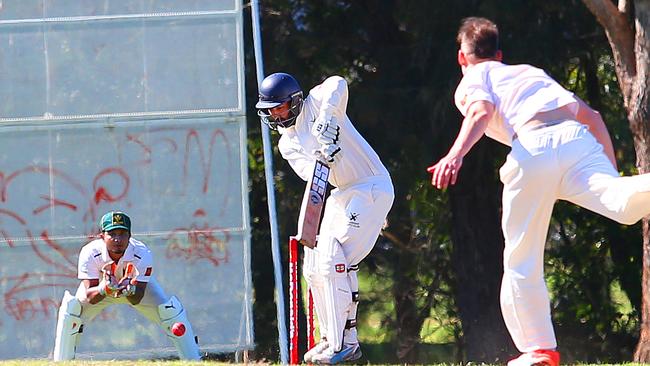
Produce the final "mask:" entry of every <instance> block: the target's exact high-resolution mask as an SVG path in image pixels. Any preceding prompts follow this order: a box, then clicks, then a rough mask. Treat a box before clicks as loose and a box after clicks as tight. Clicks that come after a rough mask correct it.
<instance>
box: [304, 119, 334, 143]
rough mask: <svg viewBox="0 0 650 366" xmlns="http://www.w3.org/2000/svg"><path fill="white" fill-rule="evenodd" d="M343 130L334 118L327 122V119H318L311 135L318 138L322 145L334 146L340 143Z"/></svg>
mask: <svg viewBox="0 0 650 366" xmlns="http://www.w3.org/2000/svg"><path fill="white" fill-rule="evenodd" d="M340 131H341V128H340V127H339V126H338V124H337V123H336V120H335V119H334V118H330V119H329V120H326V119H325V118H321V117H319V118H317V119H316V121H315V122H314V125H313V126H312V127H311V133H312V135H314V136H315V137H316V141H318V143H319V144H321V145H332V144H337V143H338V142H339V137H340Z"/></svg>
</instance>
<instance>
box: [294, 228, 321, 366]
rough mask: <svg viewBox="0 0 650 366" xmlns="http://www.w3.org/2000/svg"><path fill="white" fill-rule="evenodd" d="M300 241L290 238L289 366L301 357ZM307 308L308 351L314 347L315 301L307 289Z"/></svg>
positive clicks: (296, 363)
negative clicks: (299, 321)
mask: <svg viewBox="0 0 650 366" xmlns="http://www.w3.org/2000/svg"><path fill="white" fill-rule="evenodd" d="M298 247H299V245H298V240H297V239H296V238H295V237H293V236H291V237H289V364H291V365H298V364H300V355H299V351H298V338H299V335H300V329H299V327H298V314H299V313H300V307H299V299H300V296H299V293H298V288H299V287H300V286H298V281H299V276H298V259H299V256H300V251H299V250H298ZM307 294H308V295H307V297H308V300H307V308H306V309H305V316H306V317H307V349H310V348H312V347H313V346H314V343H315V340H314V300H313V298H312V295H311V290H309V289H307Z"/></svg>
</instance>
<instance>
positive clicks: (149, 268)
mask: <svg viewBox="0 0 650 366" xmlns="http://www.w3.org/2000/svg"><path fill="white" fill-rule="evenodd" d="M137 254H138V256H139V257H140V260H138V262H137V263H135V268H137V269H138V276H137V277H136V278H135V279H136V280H137V281H138V282H149V280H151V276H152V275H153V255H152V254H151V251H150V250H149V249H148V248H147V249H143V250H139V251H138V253H137Z"/></svg>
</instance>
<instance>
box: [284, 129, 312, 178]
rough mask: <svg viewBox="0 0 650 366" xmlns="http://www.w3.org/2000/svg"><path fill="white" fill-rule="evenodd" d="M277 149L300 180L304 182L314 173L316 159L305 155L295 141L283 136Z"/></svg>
mask: <svg viewBox="0 0 650 366" xmlns="http://www.w3.org/2000/svg"><path fill="white" fill-rule="evenodd" d="M278 149H279V150H280V154H281V155H282V157H283V158H284V159H285V160H286V161H287V162H288V163H289V165H290V166H291V168H292V169H293V171H294V172H296V174H298V176H299V177H300V178H302V180H304V181H305V182H306V181H308V180H309V177H310V176H311V174H312V172H313V171H314V165H315V164H316V159H315V158H314V157H312V156H310V155H307V154H306V153H305V151H304V149H303V148H302V146H300V144H299V143H298V142H297V141H294V139H293V138H292V137H291V136H289V135H283V136H282V137H281V138H280V141H279V142H278Z"/></svg>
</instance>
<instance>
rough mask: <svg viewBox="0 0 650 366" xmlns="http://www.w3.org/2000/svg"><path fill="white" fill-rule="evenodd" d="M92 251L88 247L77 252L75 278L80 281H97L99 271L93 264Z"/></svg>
mask: <svg viewBox="0 0 650 366" xmlns="http://www.w3.org/2000/svg"><path fill="white" fill-rule="evenodd" d="M94 259H95V258H94V257H93V251H92V250H91V249H90V248H89V247H83V248H81V252H79V263H78V265H77V278H79V279H80V280H98V279H99V277H100V276H99V275H100V274H99V271H100V269H99V268H97V265H96V264H95V260H94Z"/></svg>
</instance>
